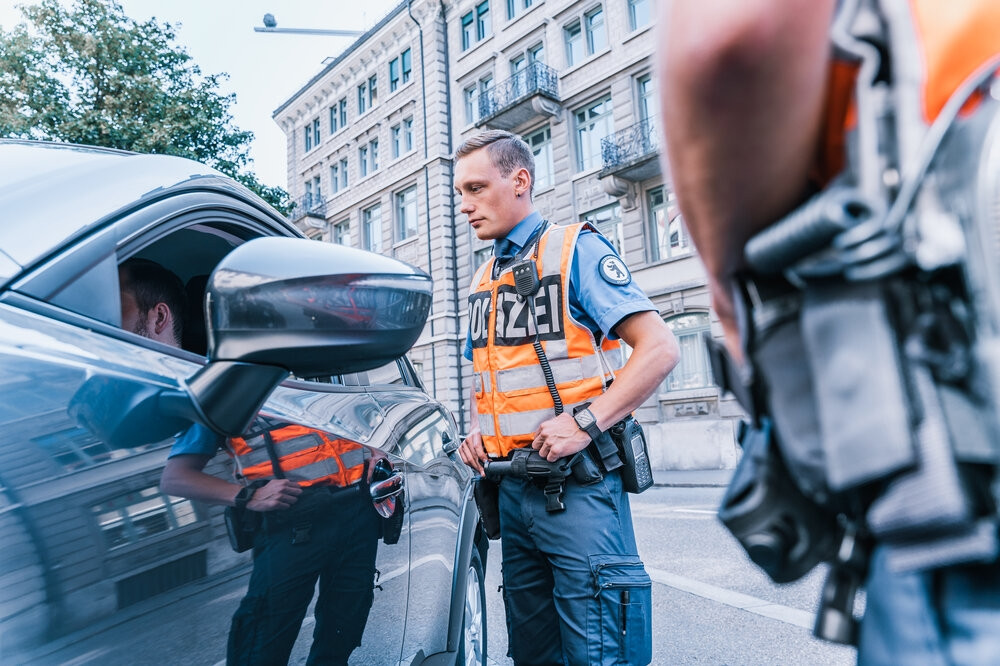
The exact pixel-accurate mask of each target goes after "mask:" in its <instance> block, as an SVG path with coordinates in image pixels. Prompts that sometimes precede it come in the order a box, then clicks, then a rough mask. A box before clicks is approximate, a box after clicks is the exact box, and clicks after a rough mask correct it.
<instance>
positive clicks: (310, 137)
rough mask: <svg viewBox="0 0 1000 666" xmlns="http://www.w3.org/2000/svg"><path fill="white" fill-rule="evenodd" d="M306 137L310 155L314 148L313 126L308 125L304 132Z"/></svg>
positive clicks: (307, 150) (307, 149)
mask: <svg viewBox="0 0 1000 666" xmlns="http://www.w3.org/2000/svg"><path fill="white" fill-rule="evenodd" d="M303 132H304V134H305V137H306V152H307V153H308V152H309V151H310V150H312V147H313V128H312V125H306V126H305V129H304V130H303Z"/></svg>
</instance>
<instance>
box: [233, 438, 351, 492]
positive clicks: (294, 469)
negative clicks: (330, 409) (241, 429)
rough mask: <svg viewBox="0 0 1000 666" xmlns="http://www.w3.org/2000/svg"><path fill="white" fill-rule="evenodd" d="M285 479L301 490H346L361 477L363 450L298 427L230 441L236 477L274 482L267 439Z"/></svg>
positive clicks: (342, 440) (348, 442) (347, 442)
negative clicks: (300, 487) (297, 484)
mask: <svg viewBox="0 0 1000 666" xmlns="http://www.w3.org/2000/svg"><path fill="white" fill-rule="evenodd" d="M267 436H270V437H271V440H272V442H273V443H274V451H275V454H276V455H277V457H278V463H279V465H280V466H281V469H282V471H283V472H284V473H285V477H286V478H288V479H291V480H293V481H297V482H298V483H299V485H301V486H339V487H347V486H349V485H351V484H353V483H355V482H357V481H359V480H360V479H361V477H362V476H363V475H364V466H365V460H366V458H367V457H368V455H367V453H366V451H365V447H364V446H362V445H361V444H358V443H357V442H352V441H350V440H348V439H335V438H333V437H331V436H330V435H328V434H327V433H325V432H322V431H320V430H316V429H314V428H306V427H305V426H300V425H286V424H278V425H276V426H275V427H272V428H265V429H262V430H259V431H257V432H255V433H251V434H248V435H247V436H246V437H233V438H231V439H230V440H229V453H230V455H231V456H232V458H233V461H234V462H235V463H236V468H237V475H238V477H242V478H244V479H246V480H247V481H256V480H258V479H266V480H270V479H273V478H276V477H275V475H274V468H273V466H272V465H271V457H270V455H269V454H268V451H267V445H266V437H267Z"/></svg>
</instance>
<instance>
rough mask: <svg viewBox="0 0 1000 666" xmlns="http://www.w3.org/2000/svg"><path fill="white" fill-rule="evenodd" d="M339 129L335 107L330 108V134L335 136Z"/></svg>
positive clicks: (338, 117) (338, 115)
mask: <svg viewBox="0 0 1000 666" xmlns="http://www.w3.org/2000/svg"><path fill="white" fill-rule="evenodd" d="M339 129H340V114H339V113H338V112H337V105H336V104H334V105H333V106H331V107H330V134H331V135H333V134H336V133H337V130H339Z"/></svg>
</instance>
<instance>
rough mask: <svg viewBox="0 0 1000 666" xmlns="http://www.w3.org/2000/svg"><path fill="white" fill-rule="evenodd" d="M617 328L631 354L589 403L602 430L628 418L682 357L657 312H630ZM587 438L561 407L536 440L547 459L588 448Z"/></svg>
mask: <svg viewBox="0 0 1000 666" xmlns="http://www.w3.org/2000/svg"><path fill="white" fill-rule="evenodd" d="M615 333H616V334H617V335H618V337H620V338H621V339H622V340H624V341H625V342H626V343H628V345H629V346H630V347H632V355H631V356H630V357H629V359H628V362H627V363H626V364H625V367H623V368H622V369H621V370H619V371H618V372H617V373H615V381H614V383H613V384H612V385H611V386H610V387H609V388H608V390H607V391H606V392H605V393H603V394H602V395H600V396H598V397H597V398H594V401H593V402H592V403H591V405H590V411H591V412H593V414H594V416H595V417H597V425H598V427H599V428H600V429H601V430H607V429H608V428H610V427H611V426H612V425H614V424H615V423H617V422H618V421H620V420H622V419H623V418H625V416H627V415H628V414H630V413H631V412H632V411H634V410H635V409H636V408H637V407H638V406H639V405H641V404H642V402H643V401H644V400H645V399H646V398H648V397H649V396H650V395H652V393H653V391H655V390H656V387H657V386H659V385H660V384H661V383H662V382H663V380H664V379H665V378H666V376H667V375H668V374H669V373H670V371H671V370H673V368H674V366H675V365H677V361H678V359H679V358H680V352H679V349H678V347H677V340H676V339H675V338H674V334H673V333H672V332H671V330H670V328H669V327H668V326H667V325H666V324H665V323H664V321H663V320H662V319H661V318H660V315H659V314H657V313H656V312H653V311H645V312H637V313H635V314H633V315H631V316H629V317H626V318H625V319H623V320H622V321H621V322H620V323H619V324H618V325H617V326H616V327H615ZM589 443H590V436H589V435H587V433H585V432H583V431H582V430H580V428H579V427H577V425H576V421H574V420H573V415H572V414H570V413H569V412H563V413H562V414H560V415H559V416H557V417H555V418H553V419H549V420H548V421H545V422H544V423H542V424H541V425H540V426H539V427H538V433H537V434H536V435H535V441H534V442H532V446H533V447H534V448H536V449H538V452H539V453H540V454H541V455H543V456H545V457H546V458H547V459H548V460H550V461H555V460H557V459H559V458H561V457H563V456H567V455H572V454H574V453H576V452H577V451H580V450H582V449H584V448H585V447H586V446H587V444H589Z"/></svg>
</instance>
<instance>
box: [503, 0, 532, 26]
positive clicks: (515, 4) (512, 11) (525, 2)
mask: <svg viewBox="0 0 1000 666" xmlns="http://www.w3.org/2000/svg"><path fill="white" fill-rule="evenodd" d="M531 2H532V0H507V20H508V21H513V20H514V18H515V17H516V16H517V15H518V14H520V13H521V12H523V11H524V10H526V9H527V8H528V7H530V6H531Z"/></svg>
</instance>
